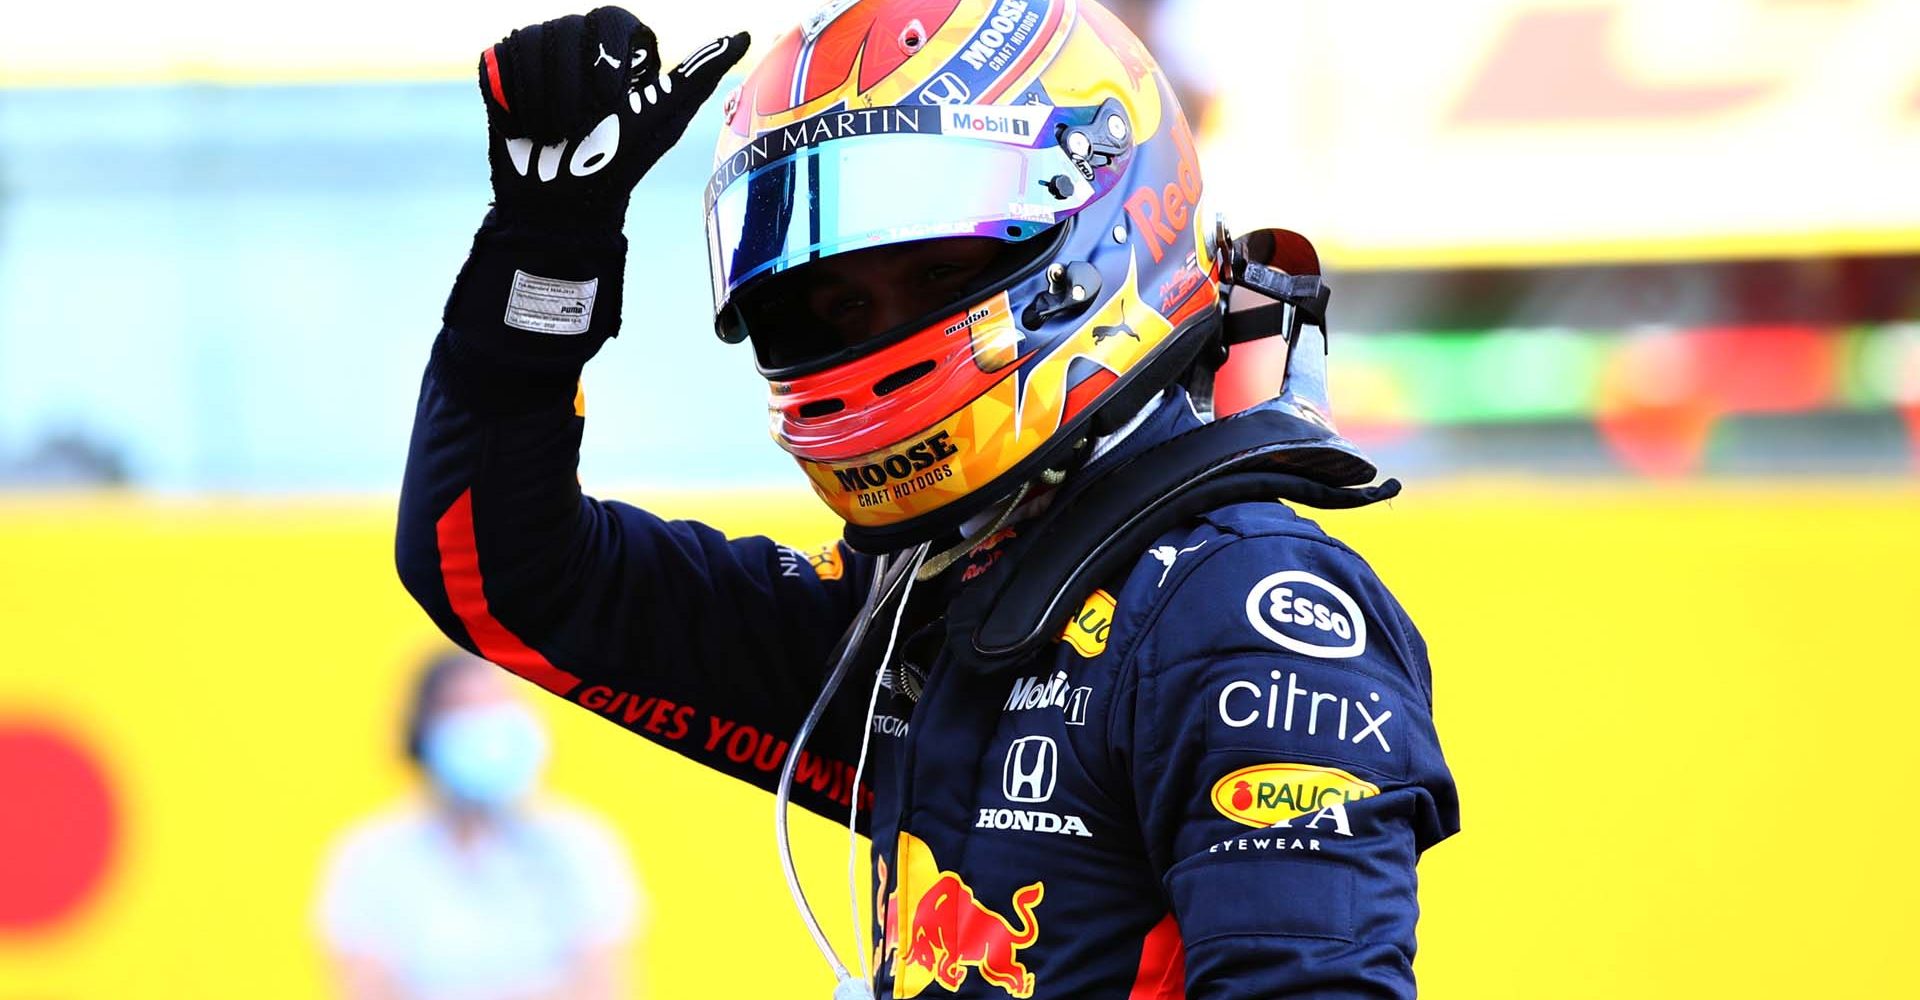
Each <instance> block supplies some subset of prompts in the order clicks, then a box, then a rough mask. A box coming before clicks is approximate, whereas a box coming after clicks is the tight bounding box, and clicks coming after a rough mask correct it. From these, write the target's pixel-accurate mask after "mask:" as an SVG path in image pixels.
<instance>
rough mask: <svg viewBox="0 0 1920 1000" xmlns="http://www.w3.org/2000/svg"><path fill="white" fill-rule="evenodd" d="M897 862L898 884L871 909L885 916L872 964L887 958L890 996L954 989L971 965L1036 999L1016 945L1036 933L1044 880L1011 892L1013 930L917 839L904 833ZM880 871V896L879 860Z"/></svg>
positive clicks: (883, 880) (883, 879) (883, 871)
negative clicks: (936, 986)
mask: <svg viewBox="0 0 1920 1000" xmlns="http://www.w3.org/2000/svg"><path fill="white" fill-rule="evenodd" d="M894 859H895V862H896V863H897V864H898V865H899V872H898V875H899V878H898V880H897V884H896V888H895V889H894V891H893V894H892V895H891V896H888V897H887V898H886V899H885V900H884V903H882V905H878V906H876V908H875V909H876V912H878V913H880V914H883V915H884V916H883V918H882V920H883V923H882V928H883V930H882V936H881V944H880V948H881V953H880V955H879V956H877V958H878V961H877V962H876V963H875V964H885V963H886V962H887V961H888V960H889V959H891V960H892V962H893V995H894V996H896V997H902V998H905V997H917V996H919V995H920V994H921V993H923V992H925V991H926V988H927V987H928V986H929V985H932V984H936V983H937V984H939V985H940V987H941V988H943V989H945V990H947V991H949V992H955V993H957V992H959V990H960V987H961V986H962V985H964V984H965V983H966V981H967V976H968V974H969V973H970V972H971V971H973V970H979V973H980V977H981V978H982V979H985V980H986V981H987V982H989V983H992V984H993V985H995V986H998V987H1000V988H1001V989H1003V990H1005V991H1006V992H1007V995H1008V996H1012V997H1020V998H1025V997H1031V996H1033V973H1032V972H1029V971H1028V970H1027V966H1026V963H1024V962H1022V961H1020V950H1021V949H1023V948H1026V947H1028V946H1030V945H1032V944H1033V943H1034V942H1035V941H1037V940H1039V938H1040V921H1039V918H1038V917H1036V916H1034V910H1035V909H1036V908H1037V907H1039V905H1040V903H1041V901H1042V900H1043V899H1044V898H1045V897H1046V883H1044V882H1033V883H1030V884H1028V885H1025V886H1022V887H1021V888H1020V889H1018V890H1016V891H1015V892H1014V893H1013V899H1012V901H1011V902H1012V910H1013V914H1014V917H1015V919H1017V920H1019V922H1020V924H1019V927H1018V928H1017V929H1016V928H1015V926H1014V924H1013V922H1012V921H1010V920H1008V919H1007V918H1006V917H1003V916H1001V915H1000V914H999V913H998V912H997V911H995V910H994V909H993V908H992V907H990V906H988V905H987V904H985V903H982V902H981V901H980V899H979V897H977V896H976V895H975V894H974V891H973V887H972V886H970V885H968V884H967V881H966V879H963V878H961V877H960V876H959V874H957V873H955V872H950V871H946V870H943V869H942V868H941V867H940V864H939V862H938V861H936V860H934V857H933V849H932V848H930V847H928V846H927V844H926V842H925V841H923V840H921V839H920V838H918V837H915V836H914V835H913V834H911V833H906V832H902V833H901V834H900V844H899V849H898V851H897V853H895V855H894ZM878 871H879V875H880V885H881V892H883V893H884V892H885V891H886V889H885V887H886V884H887V863H886V861H885V860H884V859H882V860H881V861H880V862H879V868H878ZM876 903H881V901H879V900H876Z"/></svg>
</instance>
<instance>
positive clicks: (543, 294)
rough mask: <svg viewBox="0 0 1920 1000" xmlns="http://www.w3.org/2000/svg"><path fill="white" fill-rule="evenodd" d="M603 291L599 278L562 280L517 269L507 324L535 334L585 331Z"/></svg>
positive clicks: (514, 274)
mask: <svg viewBox="0 0 1920 1000" xmlns="http://www.w3.org/2000/svg"><path fill="white" fill-rule="evenodd" d="M599 292H600V279H599V278H594V279H592V280H590V281H562V280H560V279H558V278H542V277H540V276H539V275H537V274H528V273H527V272H525V271H515V272H513V290H512V291H511V292H509V293H508V295H507V317H506V322H507V325H508V326H511V327H514V328H515V329H519V330H530V331H532V332H534V333H560V334H573V333H585V332H587V324H588V323H590V322H592V320H593V298H594V296H595V295H598V294H599Z"/></svg>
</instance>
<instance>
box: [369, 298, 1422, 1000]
mask: <svg viewBox="0 0 1920 1000" xmlns="http://www.w3.org/2000/svg"><path fill="white" fill-rule="evenodd" d="M527 336H529V337H532V336H535V335H532V334H528V335H527ZM588 353H591V352H590V351H586V352H582V355H581V356H580V357H579V358H578V359H577V362H578V363H575V364H572V365H571V366H569V365H567V364H551V363H549V364H546V365H544V367H542V368H541V369H540V370H539V371H531V370H529V371H520V370H516V369H515V368H514V366H513V365H512V364H511V363H509V362H506V361H503V360H501V359H500V357H499V355H498V354H497V352H490V351H487V350H481V349H475V348H469V347H467V346H465V345H463V343H462V335H461V334H460V333H459V332H458V331H456V330H453V329H451V328H449V329H445V330H443V331H442V334H441V337H440V339H439V340H438V341H437V342H436V344H435V348H434V351H433V357H432V360H431V362H430V363H429V365H428V368H427V372H426V376H425V380H424V383H423V386H422V389H421V395H420V401H419V409H418V413H417V416H416V422H415V427H414V432H413V440H412V447H411V453H410V455H409V458H408V463H407V472H406V484H405V488H404V490H403V493H402V496H401V502H400V517H399V533H398V540H397V556H398V564H399V569H400V574H401V577H402V579H403V581H404V582H405V584H406V586H407V588H408V590H409V591H410V592H411V593H412V594H413V596H414V597H415V598H416V599H417V600H418V601H419V602H420V604H421V605H422V607H424V608H425V609H426V611H427V613H428V614H429V615H430V616H431V617H432V618H433V620H434V621H435V622H436V623H437V624H438V625H439V627H440V628H441V629H443V630H444V631H445V632H446V633H447V635H448V636H450V637H452V638H453V640H454V641H456V642H458V643H459V644H461V645H462V646H465V647H466V648H468V649H470V650H473V651H475V652H477V653H479V654H480V655H482V656H485V657H487V658H488V659H491V660H493V661H494V662H496V663H499V664H501V665H502V666H504V667H506V668H507V669H509V670H511V671H513V672H515V673H517V674H519V675H520V676H522V677H524V678H526V679H527V680H529V681H532V682H533V683H535V684H538V685H539V686H541V687H543V688H545V689H547V690H548V691H550V692H552V693H553V694H555V695H558V696H560V697H562V698H565V699H567V700H568V701H571V702H574V703H576V704H578V705H580V706H581V707H583V708H585V709H586V710H588V711H591V712H594V713H596V714H599V715H602V716H605V717H606V718H608V719H610V720H612V721H613V722H615V723H617V724H619V725H622V726H625V727H626V728H628V729H630V730H632V731H633V732H635V733H637V734H639V735H641V736H643V737H645V738H647V739H650V740H653V741H654V742H656V743H659V744H661V745H663V746H666V747H668V748H670V749H672V750H673V751H675V752H677V753H680V754H684V755H685V756H687V757H690V758H693V759H694V760H697V761H699V762H701V763H703V764H706V765H707V766H709V767H712V768H714V769H715V770H718V771H721V772H724V773H726V774H729V775H732V776H734V777H736V778H740V779H742V780H745V781H749V782H752V783H753V784H755V785H758V786H760V787H762V788H771V787H772V786H773V784H774V782H775V779H776V777H777V775H778V773H779V769H780V767H781V765H782V762H783V760H784V758H785V755H786V752H787V745H788V742H787V741H788V740H789V739H790V738H791V736H792V735H793V734H794V732H795V730H796V729H797V728H798V726H799V723H800V721H801V719H802V718H803V717H804V715H805V714H806V712H807V709H808V707H809V706H810V705H811V704H812V702H813V701H814V699H815V696H816V695H817V693H818V692H819V690H820V688H821V685H822V682H823V680H824V679H825V677H826V675H827V673H828V672H829V670H830V667H831V664H830V663H829V662H828V660H829V659H830V657H831V655H832V649H833V647H834V645H835V642H836V640H837V639H838V637H839V636H840V635H841V633H842V631H843V630H844V629H845V628H846V626H847V625H848V623H849V621H850V620H851V618H852V617H853V616H854V615H855V614H856V613H857V611H858V609H859V608H860V606H861V604H862V599H863V597H864V595H865V593H866V591H867V588H868V586H869V583H870V581H871V578H872V574H873V572H874V561H873V560H872V559H871V558H869V557H867V556H864V555H861V554H859V553H856V552H853V551H851V550H850V549H848V548H847V547H845V546H844V545H840V544H836V545H833V546H829V547H828V548H826V549H823V550H820V551H817V552H811V553H805V552H800V551H796V550H794V549H790V548H786V547H783V546H781V545H779V544H776V543H774V542H773V541H770V540H768V539H765V538H758V537H754V538H731V539H730V538H726V537H724V536H723V535H721V534H720V533H719V532H717V531H715V530H713V529H711V528H709V527H706V526H704V525H701V524H698V523H695V522H691V521H667V520H662V519H661V518H658V517H655V516H653V515H651V514H649V513H647V512H646V511H644V510H641V509H639V508H636V507H633V506H629V505H627V504H623V503H619V502H613V501H603V500H596V499H593V498H591V497H588V496H584V495H583V494H582V492H581V489H580V486H579V482H578V479H577V478H576V465H577V461H578V455H579V445H580V440H581V433H582V428H583V426H584V420H583V418H582V416H581V407H579V406H578V405H577V399H576V395H575V378H576V377H577V374H578V371H579V364H583V363H584V361H585V355H586V354H588ZM548 361H551V359H548ZM1198 419H1199V418H1198V417H1196V416H1195V415H1194V413H1193V411H1192V409H1191V407H1190V405H1189V404H1188V403H1187V401H1186V398H1185V397H1184V396H1183V395H1181V394H1180V393H1179V392H1178V391H1177V390H1175V391H1174V392H1172V393H1170V398H1169V400H1168V401H1167V402H1165V403H1164V404H1163V405H1162V406H1160V408H1159V409H1158V410H1157V411H1155V413H1154V415H1153V416H1152V417H1150V418H1149V419H1148V420H1147V421H1145V422H1144V423H1143V424H1142V425H1141V426H1140V427H1139V429H1138V430H1136V431H1135V432H1133V434H1132V435H1131V436H1130V437H1128V438H1127V439H1126V440H1125V441H1124V442H1123V443H1122V444H1121V445H1120V447H1119V448H1118V449H1116V451H1115V453H1113V454H1110V455H1107V456H1103V457H1102V458H1101V459H1099V460H1098V461H1096V462H1095V463H1094V464H1092V465H1090V466H1088V467H1087V468H1085V469H1083V470H1081V471H1079V472H1078V473H1076V474H1075V475H1074V477H1073V478H1071V479H1070V480H1069V483H1068V487H1067V488H1069V489H1070V488H1072V484H1073V483H1074V482H1075V481H1084V480H1087V479H1090V478H1092V477H1097V476H1099V475H1101V474H1102V472H1103V470H1105V469H1110V468H1112V467H1113V466H1114V465H1115V464H1117V463H1119V462H1120V461H1122V460H1123V459H1124V458H1125V457H1126V455H1127V454H1128V453H1130V452H1131V451H1132V450H1134V449H1137V448H1139V447H1142V446H1144V445H1146V444H1149V443H1152V442H1154V441H1159V440H1164V439H1166V438H1167V437H1168V436H1170V435H1172V434H1175V433H1177V432H1179V431H1181V430H1183V429H1186V428H1190V427H1192V426H1195V425H1196V422H1197V421H1198ZM1018 542H1019V538H1018V528H1017V527H1016V528H1015V529H1012V531H1010V532H1002V533H1001V534H1000V535H998V536H996V537H994V538H990V539H988V540H987V541H986V542H984V543H982V545H981V546H980V547H978V548H976V549H975V550H974V551H973V553H972V554H971V556H970V557H969V558H968V559H967V560H965V561H964V562H962V563H960V564H959V565H956V566H954V567H953V568H952V569H950V570H948V571H947V572H946V573H945V574H944V575H943V576H942V577H941V578H939V579H937V580H935V581H931V582H930V583H928V584H926V585H923V586H922V588H921V590H920V591H919V592H918V593H917V594H916V599H915V600H914V601H913V602H912V604H911V605H910V606H909V608H908V611H907V613H906V615H905V617H906V626H905V629H904V630H903V635H902V638H901V641H900V642H899V644H898V646H899V652H898V655H897V656H896V661H895V662H894V663H893V664H891V665H890V667H891V669H890V670H889V672H888V673H887V674H886V677H887V680H888V683H887V685H886V690H884V691H883V692H882V694H881V698H880V703H879V708H878V712H877V714H876V715H875V716H874V717H873V718H872V719H871V722H869V721H868V719H867V714H866V707H867V706H866V702H867V697H868V693H869V689H870V684H871V681H872V679H873V677H874V676H875V674H874V673H873V672H871V669H872V668H871V667H869V669H868V670H867V671H865V672H862V673H858V674H856V675H855V677H854V679H853V681H852V682H850V683H849V684H847V685H846V686H845V687H844V688H843V690H842V691H841V692H840V694H839V695H838V696H837V697H836V699H835V700H834V702H833V703H832V705H831V706H830V708H829V711H828V713H827V715H826V716H825V718H824V720H823V722H822V724H821V726H820V728H819V731H818V733H817V734H816V735H815V737H814V738H813V740H812V741H811V743H810V744H809V745H808V746H807V748H806V750H805V753H804V755H803V757H802V758H801V760H800V762H799V764H798V781H797V793H796V801H797V802H798V803H799V804H800V805H802V806H804V807H806V808H808V809H811V810H814V811H816V812H818V813H820V814H822V815H824V816H827V817H829V818H832V819H835V820H836V821H838V822H842V823H844V822H845V821H846V818H847V806H848V805H849V803H850V800H851V797H852V796H853V795H855V794H858V795H860V796H861V797H862V807H863V808H862V822H861V829H862V832H865V833H868V834H870V836H871V837H872V844H873V859H874V870H875V876H876V885H875V886H874V890H875V892H874V896H873V898H874V899H875V900H876V903H877V904H878V905H877V908H876V913H875V921H874V927H873V932H874V935H875V943H874V947H875V951H876V955H877V957H878V958H879V959H880V961H879V962H878V973H877V981H876V983H875V992H876V994H877V995H878V996H881V997H889V996H894V997H910V996H934V997H940V996H957V997H1003V996H1013V997H1075V998H1122V997H1125V998H1132V1000H1139V998H1149V997H1152V998H1167V997H1183V996H1184V997H1189V998H1193V1000H1224V998H1229V997H1232V998H1294V997H1315V998H1335V997H1411V996H1413V995H1414V978H1413V972H1412V962H1413V956H1414V929H1415V921H1416V917H1417V914H1418V904H1417V900H1416V896H1415V870H1414V866H1415V862H1416V860H1417V859H1418V857H1419V856H1420V853H1421V852H1422V851H1424V850H1426V849H1427V848H1428V847H1430V846H1432V845H1433V844H1435V843H1437V842H1439V841H1440V840H1442V839H1444V838H1445V837H1447V836H1448V835H1450V834H1452V833H1454V832H1455V831H1456V830H1457V829H1458V810H1457V803H1456V798H1455V792H1454V785H1453V781H1452V778H1451V776H1450V775H1449V773H1448V771H1447V766H1446V763H1445V762H1444V760H1443V759H1442V757H1441V752H1440V746H1439V743H1438V741H1437V738H1436V736H1435V732H1434V725H1433V719H1432V691H1431V682H1430V673H1429V668H1428V662H1427V650H1426V646H1425V644H1424V642H1423V641H1422V640H1421V638H1420V634H1419V633H1418V632H1417V631H1416V630H1415V629H1414V626H1413V624H1412V622H1411V621H1409V620H1408V618H1407V615H1406V613H1405V612H1404V611H1403V610H1402V609H1401V607H1400V605H1399V604H1398V603H1397V602H1396V601H1395V600H1394V598H1393V596H1392V595H1391V594H1389V593H1388V591H1387V589H1386V587H1385V586H1383V585H1382V584H1381V582H1380V581H1379V579H1378V578H1377V577H1376V576H1375V575H1374V573H1373V571H1372V570H1371V569H1370V568H1369V567H1368V566H1367V564H1366V563H1365V562H1364V561H1362V560H1361V558H1360V557H1359V556H1358V555H1356V554H1355V553H1354V552H1353V551H1352V550H1351V549H1349V548H1347V547H1346V546H1345V545H1342V544H1341V543H1340V542H1338V541H1335V540H1334V539H1332V538H1330V537H1328V536H1327V535H1326V534H1325V533H1324V532H1322V531H1321V530H1320V529H1319V528H1318V527H1317V526H1315V525H1314V524H1313V522H1311V521H1308V520H1306V519H1304V518H1301V517H1299V516H1298V515H1296V514H1295V513H1294V512H1293V511H1292V510H1291V509H1289V508H1288V507H1286V506H1285V505H1283V504H1280V503H1277V502H1273V503H1246V504H1237V505H1233V506H1229V507H1226V508H1224V509H1220V510H1216V511H1213V512H1212V513H1210V514H1208V515H1206V516H1204V517H1200V518H1198V519H1195V520H1193V521H1192V522H1190V523H1188V524H1185V525H1183V526H1182V527H1180V528H1179V529H1177V530H1175V531H1172V532H1170V533H1168V534H1167V535H1165V536H1164V537H1162V538H1160V539H1159V540H1158V541H1157V542H1156V543H1155V544H1154V545H1153V546H1152V547H1151V548H1150V549H1149V551H1147V552H1143V553H1141V555H1140V558H1139V560H1138V562H1137V563H1136V564H1135V565H1134V566H1133V569H1132V570H1131V572H1129V573H1127V574H1125V576H1124V578H1121V579H1116V580H1113V581H1111V582H1110V583H1109V585H1108V586H1106V587H1104V588H1102V589H1101V590H1099V591H1096V592H1095V593H1094V594H1093V595H1092V596H1091V597H1090V598H1089V599H1088V600H1087V601H1086V603H1085V605H1084V606H1083V607H1081V608H1080V609H1079V611H1078V612H1077V613H1076V614H1074V615H1073V616H1072V618H1071V620H1068V621H1062V622H1061V623H1060V626H1061V631H1060V638H1059V639H1058V641H1056V642H1053V643H1051V644H1049V645H1048V646H1046V647H1045V648H1044V649H1042V650H1041V651H1040V653H1039V654H1037V655H1035V656H1033V657H1032V658H1031V659H1030V661H1027V662H1024V663H1023V664H1021V665H1020V667H1019V669H1017V670H1013V671H1011V672H1006V673H999V674H993V675H985V676H983V675H980V674H977V673H974V672H970V671H966V670H960V669H956V668H953V667H952V658H951V657H950V656H949V655H948V654H947V650H948V649H949V648H950V647H951V644H952V643H953V642H954V641H955V637H954V636H953V635H951V634H949V632H948V631H947V625H948V623H947V622H945V621H944V620H943V618H942V616H941V610H942V608H943V606H945V604H946V603H947V602H949V601H951V600H952V599H953V597H954V595H955V594H957V593H960V592H962V591H963V590H964V588H966V587H968V586H970V585H972V584H974V583H975V581H978V580H981V579H984V578H987V577H989V576H990V575H991V574H996V573H1005V572H1008V571H1009V564H1010V563H1013V562H1015V561H1016V560H1014V559H1004V560H1003V559H1002V558H1001V556H1002V555H1003V554H1004V553H1006V552H1008V551H1011V550H1013V549H1014V548H1015V547H1016V543H1018ZM888 624H890V623H888V622H881V623H877V624H876V625H875V626H874V627H875V628H876V629H884V628H885V627H886V626H887V625H888ZM874 666H877V664H876V665H874ZM869 726H870V727H871V730H872V733H873V745H872V750H871V753H870V762H869V765H868V770H867V772H866V773H867V775H868V777H869V781H868V782H867V784H866V786H865V787H863V788H861V789H858V790H856V789H855V788H854V787H853V774H854V766H855V763H856V761H855V757H856V755H857V754H858V753H859V749H860V742H861V735H862V732H863V730H865V729H866V728H868V727H869ZM715 863H718V862H717V861H716V862H715Z"/></svg>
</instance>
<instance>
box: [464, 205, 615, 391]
mask: <svg viewBox="0 0 1920 1000" xmlns="http://www.w3.org/2000/svg"><path fill="white" fill-rule="evenodd" d="M626 260H627V241H626V237H624V236H622V235H621V234H620V232H619V231H618V229H617V228H616V229H607V230H602V229H598V228H597V227H586V226H566V225H554V224H552V223H550V222H541V223H534V222H521V221H519V220H516V219H514V218H513V217H512V216H511V215H508V216H502V214H501V213H500V212H499V211H497V210H496V211H494V212H490V213H488V215H487V219H486V221H485V222H484V223H482V224H481V226H480V231H479V232H477V233H475V234H474V238H473V251H472V253H471V254H469V255H468V257H467V262H466V264H465V265H464V266H463V267H462V268H461V269H460V276H459V277H458V278H457V279H455V280H454V283H453V292H452V294H450V295H449V296H448V297H447V306H446V311H445V313H444V319H445V322H446V326H447V330H448V332H449V336H450V337H451V339H452V341H453V346H454V347H455V348H456V349H457V351H458V352H459V354H461V355H462V356H464V357H469V358H473V359H476V360H483V361H484V362H485V363H487V364H490V365H497V366H500V367H502V368H509V369H520V370H523V371H526V372H528V373H529V374H533V373H543V374H553V375H565V374H568V373H577V372H578V371H579V369H580V367H581V366H582V365H584V364H586V362H587V360H588V359H589V358H592V357H593V355H594V354H595V353H596V352H598V351H599V349H600V345H601V344H603V343H605V342H606V340H607V338H609V337H612V336H615V335H616V334H618V333H619V330H620V304H621V297H622V296H621V293H622V288H621V285H622V281H623V278H624V276H625V272H626Z"/></svg>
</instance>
